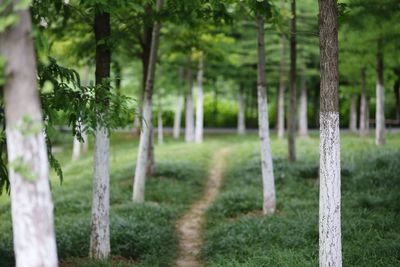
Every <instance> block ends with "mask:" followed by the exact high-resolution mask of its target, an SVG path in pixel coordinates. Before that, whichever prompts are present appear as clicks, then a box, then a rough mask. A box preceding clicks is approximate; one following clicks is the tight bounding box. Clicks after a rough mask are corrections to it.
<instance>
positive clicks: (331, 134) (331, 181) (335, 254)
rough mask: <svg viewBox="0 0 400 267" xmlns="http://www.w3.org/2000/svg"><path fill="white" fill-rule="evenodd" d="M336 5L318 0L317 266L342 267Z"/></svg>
mask: <svg viewBox="0 0 400 267" xmlns="http://www.w3.org/2000/svg"><path fill="white" fill-rule="evenodd" d="M336 4H337V3H336V0H319V10H320V22H319V23H320V26H319V36H320V68H321V87H320V88H321V89H320V90H321V104H320V140H321V141H320V193H319V265H320V266H342V246H341V224H340V209H341V208H340V131H339V93H338V87H339V69H338V32H337V31H338V23H337V6H336Z"/></svg>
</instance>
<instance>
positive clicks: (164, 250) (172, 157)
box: [0, 134, 221, 267]
mask: <svg viewBox="0 0 400 267" xmlns="http://www.w3.org/2000/svg"><path fill="white" fill-rule="evenodd" d="M111 139H112V141H111V143H112V146H111V151H110V162H111V178H110V179H111V191H110V198H111V199H110V203H111V212H110V213H111V214H110V216H111V219H110V224H111V226H110V229H111V230H110V231H111V233H110V236H111V250H112V254H113V255H114V259H113V260H111V261H109V262H93V261H89V260H88V259H87V255H88V253H89V234H90V212H91V186H92V169H93V167H92V151H90V152H89V153H88V154H87V155H85V156H84V157H82V159H81V160H80V161H78V162H71V161H70V156H71V152H70V149H71V147H70V142H64V144H63V145H62V147H63V151H64V152H61V153H60V154H58V155H57V157H58V158H59V159H60V161H61V163H62V166H63V170H64V175H65V177H64V182H63V184H62V185H60V182H59V179H58V178H57V177H56V176H55V175H54V174H53V178H52V191H53V200H54V207H55V209H54V210H55V225H56V236H57V246H58V254H59V258H60V260H61V261H62V262H63V263H64V264H65V265H66V266H81V267H83V266H86V267H89V266H169V265H171V263H172V262H173V260H174V259H175V257H176V253H177V245H178V244H177V235H176V232H175V223H176V221H177V219H178V218H179V217H180V216H181V215H182V214H183V212H184V211H185V210H186V209H187V208H188V207H189V205H190V204H191V203H192V202H193V201H195V200H196V199H197V198H199V197H200V195H201V193H202V190H203V186H204V182H205V181H206V179H205V178H206V177H207V170H208V166H209V164H210V160H211V154H212V153H213V151H214V150H215V149H216V148H217V147H218V146H220V145H221V144H220V143H219V142H210V143H209V144H208V145H207V146H198V145H197V146H196V145H194V146H193V145H192V146H191V147H190V148H189V146H188V145H186V144H184V143H183V142H182V141H180V142H176V141H173V140H171V139H167V142H166V144H165V145H162V146H156V163H157V170H156V175H155V176H154V177H150V178H149V179H148V180H147V183H146V203H145V204H133V203H132V201H131V197H132V182H133V180H132V179H133V178H132V177H133V174H134V168H135V167H134V165H135V159H136V152H137V140H136V139H133V138H132V137H131V136H130V135H127V134H116V135H113V136H112V138H111ZM71 143H72V142H71ZM189 149H190V150H189ZM0 201H1V202H0V210H1V214H0V221H1V225H0V233H1V237H0V259H1V266H14V256H13V251H12V233H11V218H10V217H11V215H10V206H9V200H8V196H2V197H1V199H0Z"/></svg>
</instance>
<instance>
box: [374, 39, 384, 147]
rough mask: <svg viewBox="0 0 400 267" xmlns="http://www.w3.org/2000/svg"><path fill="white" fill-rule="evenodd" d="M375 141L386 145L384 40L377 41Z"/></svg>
mask: <svg viewBox="0 0 400 267" xmlns="http://www.w3.org/2000/svg"><path fill="white" fill-rule="evenodd" d="M375 123H376V127H375V143H376V144H377V145H384V144H385V142H386V138H385V131H386V130H385V89H384V87H383V40H382V39H381V38H379V39H378V41H377V51H376V111H375Z"/></svg>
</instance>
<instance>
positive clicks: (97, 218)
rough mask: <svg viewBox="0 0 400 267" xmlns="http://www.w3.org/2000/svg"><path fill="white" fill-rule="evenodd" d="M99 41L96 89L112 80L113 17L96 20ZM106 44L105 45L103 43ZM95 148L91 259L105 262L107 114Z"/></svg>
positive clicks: (107, 241)
mask: <svg viewBox="0 0 400 267" xmlns="http://www.w3.org/2000/svg"><path fill="white" fill-rule="evenodd" d="M94 32H95V38H96V44H97V45H96V81H95V82H96V86H101V85H104V83H105V82H106V81H105V79H107V78H109V77H110V65H111V51H110V48H109V47H108V45H107V44H106V43H105V42H104V40H106V39H107V38H109V36H110V32H111V25H110V14H109V13H106V12H96V14H95V19H94ZM102 41H103V42H102ZM95 94H96V104H97V105H105V106H107V105H108V101H107V100H105V99H104V98H102V96H101V91H100V90H99V89H98V88H97V89H96V92H95ZM97 116H99V117H98V120H97V127H96V131H95V145H94V160H93V162H94V172H93V192H92V224H91V235H90V251H89V256H90V257H91V258H95V259H105V258H108V257H109V255H110V225H109V213H110V193H109V191H110V189H109V187H110V182H109V180H110V176H109V140H108V130H107V128H105V127H104V126H102V125H101V123H100V120H101V118H102V116H103V114H98V115H97Z"/></svg>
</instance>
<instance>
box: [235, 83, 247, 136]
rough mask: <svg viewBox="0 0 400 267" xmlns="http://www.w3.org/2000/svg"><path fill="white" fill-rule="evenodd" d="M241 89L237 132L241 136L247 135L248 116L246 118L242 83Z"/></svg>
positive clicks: (242, 84)
mask: <svg viewBox="0 0 400 267" xmlns="http://www.w3.org/2000/svg"><path fill="white" fill-rule="evenodd" d="M239 86H240V88H239V112H238V124H237V125H238V128H237V132H238V134H240V135H243V134H246V116H245V101H244V83H243V82H241V83H240V85H239Z"/></svg>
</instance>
